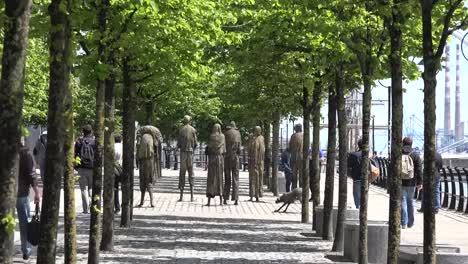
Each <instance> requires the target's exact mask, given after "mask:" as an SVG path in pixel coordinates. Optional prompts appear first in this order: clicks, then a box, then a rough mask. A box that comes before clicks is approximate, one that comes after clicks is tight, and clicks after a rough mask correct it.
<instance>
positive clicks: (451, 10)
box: [434, 0, 463, 58]
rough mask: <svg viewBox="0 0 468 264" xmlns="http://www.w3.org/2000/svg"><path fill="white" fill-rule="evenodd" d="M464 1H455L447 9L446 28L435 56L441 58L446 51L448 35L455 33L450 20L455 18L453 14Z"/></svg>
mask: <svg viewBox="0 0 468 264" xmlns="http://www.w3.org/2000/svg"><path fill="white" fill-rule="evenodd" d="M462 2H463V0H456V1H455V3H453V4H452V5H451V6H450V8H449V10H448V11H447V14H446V15H445V18H444V29H443V30H442V37H441V38H440V40H439V46H438V47H437V52H436V53H435V55H434V56H435V58H441V57H442V53H443V52H444V48H445V44H446V43H447V39H448V37H449V36H450V35H451V34H452V33H453V31H454V30H453V29H450V21H451V20H452V18H453V14H454V13H455V10H457V8H458V7H459V6H460V4H461V3H462Z"/></svg>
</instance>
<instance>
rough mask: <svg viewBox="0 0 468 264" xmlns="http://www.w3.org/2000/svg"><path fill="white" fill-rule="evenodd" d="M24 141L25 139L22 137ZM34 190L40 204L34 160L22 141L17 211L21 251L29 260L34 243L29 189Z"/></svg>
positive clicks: (36, 202)
mask: <svg viewBox="0 0 468 264" xmlns="http://www.w3.org/2000/svg"><path fill="white" fill-rule="evenodd" d="M22 141H24V139H22ZM31 187H32V189H33V190H34V203H35V204H38V203H39V202H40V199H41V194H40V193H39V189H38V187H37V178H36V175H35V173H34V161H33V157H32V155H31V153H30V152H29V150H28V148H27V147H25V146H24V143H23V142H22V143H21V149H20V159H19V174H18V191H17V195H16V212H17V214H18V222H19V229H20V238H21V252H22V253H23V259H24V260H28V259H29V257H30V256H31V252H32V245H31V244H30V243H29V242H28V222H29V217H30V212H31V208H30V200H29V189H30V188H31Z"/></svg>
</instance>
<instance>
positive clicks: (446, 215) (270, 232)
mask: <svg viewBox="0 0 468 264" xmlns="http://www.w3.org/2000/svg"><path fill="white" fill-rule="evenodd" d="M177 173H178V172H177V171H173V170H163V175H164V177H163V178H162V179H161V181H160V182H159V183H158V185H157V187H156V194H155V208H151V207H149V198H148V197H147V198H146V201H145V206H144V207H143V208H135V210H134V221H133V227H132V228H131V229H122V228H120V227H118V226H119V224H118V223H120V217H119V216H118V217H117V218H116V221H117V223H116V227H115V239H114V241H115V250H114V251H113V252H103V253H102V254H101V262H102V263H143V264H144V263H335V262H333V261H332V260H330V259H329V258H327V254H328V251H329V250H330V248H331V245H332V243H331V242H326V241H322V240H321V239H319V238H317V237H314V236H313V233H312V232H311V224H301V223H300V219H301V214H300V205H299V203H296V204H293V205H291V206H290V207H289V209H288V213H274V212H273V211H274V210H275V209H277V208H278V207H279V205H278V204H275V203H274V201H275V199H276V197H273V196H272V195H271V193H269V192H266V193H265V195H264V197H263V199H262V200H261V202H259V203H256V202H248V201H247V200H248V196H247V194H248V174H247V173H245V172H242V173H241V174H240V182H241V186H240V201H239V202H240V204H239V205H238V206H234V205H232V203H231V204H230V205H227V206H219V205H218V204H217V203H218V200H217V199H216V200H215V201H212V202H215V203H214V204H216V205H215V206H211V207H206V206H203V205H204V204H206V202H207V199H206V197H205V193H204V192H205V185H206V171H202V170H197V171H195V174H196V181H195V194H196V195H195V201H194V202H189V199H190V197H189V195H186V196H185V197H184V201H183V202H177V199H178V198H179V196H178V190H177V181H178V178H177ZM322 178H324V175H323V174H322ZM322 180H323V179H322ZM336 184H338V183H337V181H336ZM322 188H323V181H322ZM136 189H138V187H137V186H136ZM337 189H338V188H337V186H336V188H335V203H337V198H336V197H338V196H337V193H336V192H337ZM351 190H352V188H351V183H349V188H348V204H349V205H352V204H353V200H352V194H351ZM134 195H135V199H136V201H135V204H136V203H137V202H138V201H139V196H140V193H139V191H136V192H135V194H134ZM62 196H63V195H62ZM76 197H77V198H78V199H77V205H76V209H77V212H81V204H80V200H81V199H80V198H79V197H80V196H79V192H78V190H77V191H76ZM322 199H323V195H322ZM369 201H370V204H369V206H370V207H369V208H370V210H369V219H372V220H387V219H388V196H387V195H386V192H385V190H382V189H379V188H377V187H372V188H371V192H370V198H369ZM62 215H63V213H61V219H62V218H63V216H62ZM77 223H78V263H86V262H87V261H86V259H87V251H88V228H89V215H83V214H80V213H78V217H77ZM62 224H63V221H62V220H61V225H62ZM437 230H438V231H437V237H438V242H439V243H449V244H458V245H462V246H463V251H465V252H468V238H466V235H465V232H460V230H468V217H467V216H465V215H459V214H456V213H453V212H446V211H442V212H441V213H439V215H437ZM15 238H16V239H15V240H16V245H17V246H19V241H18V239H19V236H16V237H15ZM58 240H59V245H58V249H57V263H63V227H61V228H60V233H59V239H58ZM421 242H422V214H419V213H417V215H416V226H415V227H413V228H411V229H406V230H402V243H421ZM16 257H17V258H16V259H15V263H23V261H22V260H21V255H20V254H18V255H16ZM332 259H333V258H332ZM33 262H35V260H34V258H31V260H30V263H33Z"/></svg>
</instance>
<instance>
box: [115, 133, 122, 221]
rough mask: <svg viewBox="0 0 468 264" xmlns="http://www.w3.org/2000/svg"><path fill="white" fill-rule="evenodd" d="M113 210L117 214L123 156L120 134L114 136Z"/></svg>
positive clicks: (118, 210)
mask: <svg viewBox="0 0 468 264" xmlns="http://www.w3.org/2000/svg"><path fill="white" fill-rule="evenodd" d="M114 141H115V144H114V149H115V156H114V161H115V164H114V177H115V178H114V212H115V213H116V214H118V213H119V212H120V199H119V186H120V183H121V182H122V177H123V175H122V174H123V169H122V157H123V145H122V136H121V135H118V134H117V135H115V136H114Z"/></svg>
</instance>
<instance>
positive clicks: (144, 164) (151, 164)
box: [137, 126, 162, 207]
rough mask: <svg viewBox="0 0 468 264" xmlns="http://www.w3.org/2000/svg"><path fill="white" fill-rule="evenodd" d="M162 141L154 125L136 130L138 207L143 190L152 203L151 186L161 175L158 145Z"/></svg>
mask: <svg viewBox="0 0 468 264" xmlns="http://www.w3.org/2000/svg"><path fill="white" fill-rule="evenodd" d="M161 143H162V135H161V132H160V131H159V129H158V128H156V127H154V126H143V127H141V128H140V129H138V131H137V160H138V164H139V167H140V191H141V200H140V204H139V205H138V207H141V206H143V202H144V201H145V192H146V191H148V194H149V196H150V205H151V207H154V204H153V192H152V188H153V185H154V184H155V183H156V181H157V180H158V179H159V178H160V177H161V157H160V155H159V147H160V145H161Z"/></svg>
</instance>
